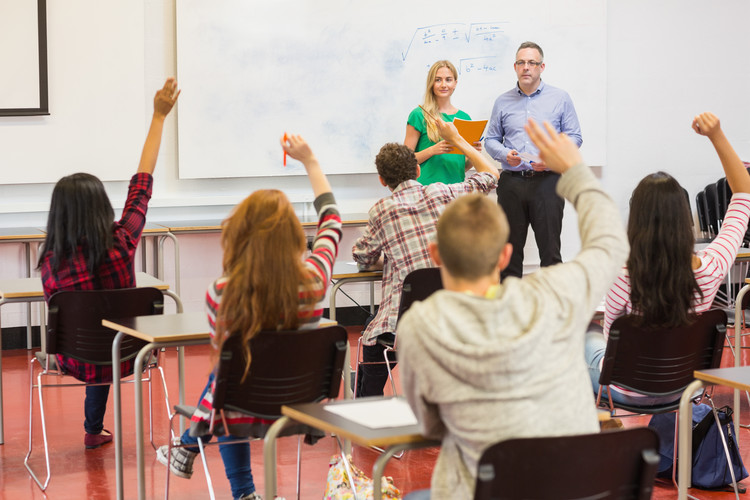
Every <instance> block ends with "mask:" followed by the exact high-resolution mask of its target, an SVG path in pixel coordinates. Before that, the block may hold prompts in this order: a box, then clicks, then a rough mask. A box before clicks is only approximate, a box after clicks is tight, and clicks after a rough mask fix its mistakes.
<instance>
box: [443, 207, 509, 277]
mask: <svg viewBox="0 0 750 500" xmlns="http://www.w3.org/2000/svg"><path fill="white" fill-rule="evenodd" d="M508 233H509V227H508V218H507V217H506V216H505V213H504V212H503V210H502V208H500V206H499V205H498V204H497V203H496V202H495V201H493V200H491V199H489V198H488V197H487V196H485V195H481V194H470V195H466V196H462V197H460V198H458V199H457V200H455V201H453V202H451V203H450V204H449V205H448V207H447V208H446V209H445V212H443V214H442V215H441V216H440V219H439V220H438V223H437V246H438V252H439V253H440V260H441V261H442V262H443V266H445V268H446V270H447V271H448V272H449V273H450V274H451V276H454V277H456V278H460V279H466V280H476V279H478V278H481V277H483V276H487V275H489V274H491V273H492V272H493V270H494V269H495V266H496V265H497V262H498V259H499V258H500V253H501V252H502V251H503V248H505V244H506V243H507V242H508Z"/></svg>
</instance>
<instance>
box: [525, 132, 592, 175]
mask: <svg viewBox="0 0 750 500" xmlns="http://www.w3.org/2000/svg"><path fill="white" fill-rule="evenodd" d="M544 128H545V129H546V132H545V130H543V129H542V127H540V126H539V124H538V123H537V122H535V121H534V120H533V119H529V122H528V123H527V124H526V125H525V126H524V129H525V130H526V133H527V134H528V135H529V138H530V139H531V142H533V143H534V144H535V145H536V147H537V148H538V149H539V157H540V158H541V159H542V161H543V162H544V164H545V165H546V166H547V168H549V169H550V170H552V171H554V172H557V173H560V174H562V173H564V172H566V171H567V170H568V169H569V168H570V167H572V166H574V165H577V164H579V163H581V162H582V161H583V159H582V158H581V152H580V151H578V146H576V144H575V143H574V142H573V141H571V140H570V138H569V137H568V136H567V134H565V133H558V132H557V131H556V130H555V129H554V128H553V127H552V125H550V124H549V123H548V122H544Z"/></svg>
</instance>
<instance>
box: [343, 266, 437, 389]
mask: <svg viewBox="0 0 750 500" xmlns="http://www.w3.org/2000/svg"><path fill="white" fill-rule="evenodd" d="M441 288H443V279H442V278H441V276H440V268H439V267H428V268H424V269H417V270H415V271H412V272H410V273H409V274H407V275H406V278H404V284H403V287H402V291H401V301H400V302H399V306H398V319H399V320H400V319H401V316H402V315H403V314H404V313H405V312H406V311H407V310H408V309H409V308H410V307H411V305H412V304H413V303H414V302H417V301H419V300H424V299H426V298H427V297H429V296H430V295H432V293H433V292H435V291H436V290H440V289H441ZM396 338H398V334H397V335H396ZM378 344H379V345H381V346H382V347H383V357H384V358H385V361H370V362H364V361H362V359H361V352H362V338H361V337H360V339H359V341H358V342H357V363H356V366H355V370H354V388H355V397H356V388H357V387H358V382H359V369H360V366H361V365H364V364H382V363H385V365H386V368H387V370H388V380H389V381H390V384H391V390H392V391H393V395H394V396H395V395H396V394H398V392H397V391H396V383H395V382H394V379H393V372H392V370H391V362H395V357H396V339H394V341H393V343H390V342H386V341H383V340H380V339H379V340H378Z"/></svg>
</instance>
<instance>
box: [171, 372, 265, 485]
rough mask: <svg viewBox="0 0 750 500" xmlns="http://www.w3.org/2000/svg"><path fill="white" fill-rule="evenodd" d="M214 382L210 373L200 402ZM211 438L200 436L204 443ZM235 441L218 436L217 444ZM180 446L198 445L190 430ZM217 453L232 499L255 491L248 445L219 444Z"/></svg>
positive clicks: (184, 435) (191, 449)
mask: <svg viewBox="0 0 750 500" xmlns="http://www.w3.org/2000/svg"><path fill="white" fill-rule="evenodd" d="M213 380H214V374H213V373H212V374H211V376H210V377H208V383H207V384H206V387H205V388H204V389H203V392H202V393H201V396H200V398H199V399H198V401H199V402H200V401H201V400H202V399H203V396H205V395H206V392H207V391H209V390H211V384H212V383H213ZM212 437H213V436H212V435H211V434H207V435H205V436H202V437H201V439H202V440H203V442H204V443H207V442H209V441H211V438H212ZM232 439H237V438H236V437H234V436H229V435H225V436H219V437H218V438H217V441H218V442H219V443H221V442H223V441H231V440H232ZM180 441H181V442H182V444H198V438H197V437H192V436H191V435H190V430H189V429H188V430H186V431H185V433H184V434H183V435H182V436H181V437H180ZM186 449H188V450H190V451H193V452H195V453H198V452H199V451H200V449H199V448H198V447H195V448H186ZM219 453H221V460H222V461H223V462H224V473H225V474H226V475H227V479H229V484H230V486H231V487H232V497H234V498H241V497H242V496H244V495H249V494H250V493H252V492H254V491H255V483H253V471H252V469H251V467H250V444H249V443H235V444H220V445H219Z"/></svg>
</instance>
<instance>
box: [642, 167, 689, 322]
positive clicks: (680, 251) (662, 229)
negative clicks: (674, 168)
mask: <svg viewBox="0 0 750 500" xmlns="http://www.w3.org/2000/svg"><path fill="white" fill-rule="evenodd" d="M628 239H629V240H630V256H629V257H628V271H629V274H630V288H631V291H630V299H631V302H632V304H633V313H635V314H637V315H638V316H640V317H642V321H643V324H646V325H655V326H657V325H658V326H664V327H676V326H680V325H684V324H686V323H688V322H689V315H690V313H691V312H692V311H693V300H694V297H695V293H696V292H697V293H698V294H699V295H700V296H701V297H702V296H703V293H702V292H701V290H700V287H699V286H698V282H697V281H696V280H695V275H694V274H693V247H694V246H695V235H694V234H693V221H692V216H691V214H690V205H689V203H688V199H687V197H686V196H685V192H684V190H683V188H682V186H680V184H679V183H678V182H677V180H675V178H674V177H672V176H671V175H669V174H667V173H664V172H657V173H655V174H651V175H648V176H646V177H644V178H643V180H641V182H640V183H639V184H638V186H637V187H636V188H635V190H634V191H633V195H632V197H631V198H630V217H629V219H628Z"/></svg>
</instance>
